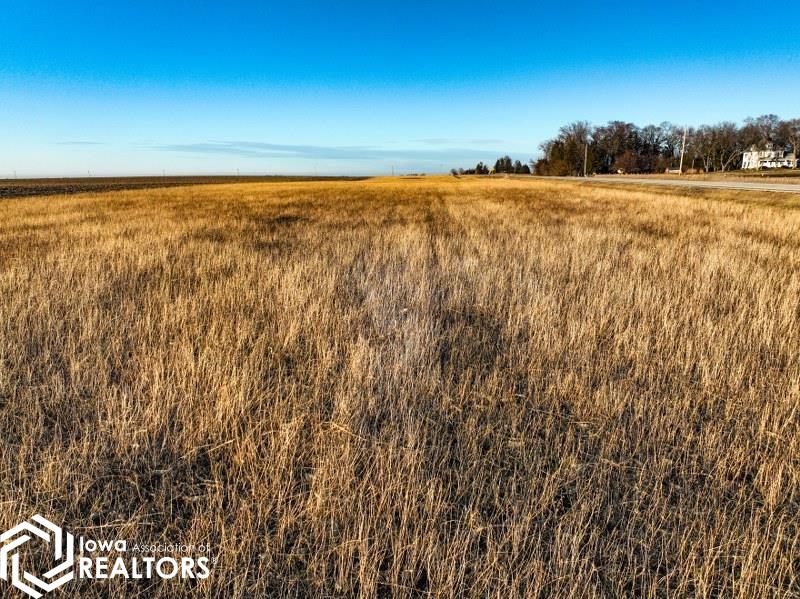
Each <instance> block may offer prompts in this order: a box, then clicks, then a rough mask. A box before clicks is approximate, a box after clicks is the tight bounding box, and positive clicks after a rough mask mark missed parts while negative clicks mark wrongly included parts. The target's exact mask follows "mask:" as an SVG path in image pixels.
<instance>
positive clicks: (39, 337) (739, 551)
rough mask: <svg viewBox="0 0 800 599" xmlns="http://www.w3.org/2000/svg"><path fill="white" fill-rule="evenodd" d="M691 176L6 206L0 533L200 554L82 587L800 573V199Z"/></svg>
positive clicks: (706, 581)
mask: <svg viewBox="0 0 800 599" xmlns="http://www.w3.org/2000/svg"><path fill="white" fill-rule="evenodd" d="M687 193H688V192H686V191H680V192H678V191H675V192H669V191H667V190H662V191H660V192H658V193H651V192H637V191H635V190H633V189H625V190H615V189H600V188H591V187H586V186H579V185H575V184H571V183H564V182H555V181H553V182H550V181H536V182H533V181H514V180H491V181H485V180H471V179H460V180H456V179H445V178H438V179H437V178H428V179H418V180H413V181H400V180H393V179H386V180H371V181H365V182H357V183H353V182H349V183H344V182H336V183H286V184H242V185H226V186H222V185H220V186H206V187H189V188H173V189H163V190H146V191H141V190H140V191H121V192H115V193H106V194H95V195H83V196H72V197H62V198H55V197H53V198H37V199H20V200H12V201H7V202H3V203H0V463H2V487H0V488H1V489H2V493H1V495H0V501H1V502H2V503H0V529H2V530H4V529H6V528H8V527H9V526H11V525H13V524H15V523H16V522H18V521H19V520H21V519H27V518H28V517H29V516H30V514H32V513H42V514H43V515H45V516H47V517H50V518H51V519H53V520H55V521H57V522H63V523H64V524H65V526H66V527H67V528H69V529H70V530H71V531H73V532H75V533H77V534H88V535H92V534H98V535H100V534H101V535H102V536H105V537H115V538H128V539H137V540H142V541H148V542H157V541H161V540H175V541H180V542H182V543H203V542H207V543H210V544H211V546H212V548H213V550H212V551H213V553H214V554H216V555H218V556H219V561H218V562H217V563H216V564H215V565H214V567H213V574H212V576H211V577H210V578H209V579H208V580H205V581H197V582H194V583H192V585H189V584H187V583H183V582H178V581H166V582H161V583H155V582H154V581H150V582H143V581H138V582H137V581H120V580H119V579H115V580H113V581H107V582H77V581H76V582H74V583H72V586H70V587H69V588H68V590H66V589H65V591H64V593H65V595H64V596H75V597H77V596H81V597H95V596H97V597H101V596H114V597H123V596H124V597H134V596H141V597H183V596H192V597H242V598H245V597H266V596H316V597H334V596H362V597H375V596H381V597H383V596H393V597H394V596H397V597H408V596H426V595H430V596H433V597H573V596H574V597H623V596H636V597H640V596H641V597H742V598H745V597H797V596H798V595H800V354H799V352H798V350H800V211H798V208H800V202H798V200H793V199H791V198H790V197H789V196H780V197H779V198H777V196H766V195H763V196H759V195H757V194H748V193H743V192H716V191H714V192H710V191H708V192H691V195H687ZM2 584H5V583H2ZM2 592H3V594H4V596H5V595H6V593H7V592H8V593H10V592H11V591H10V590H9V589H8V588H7V587H5V586H4V587H3V588H2Z"/></svg>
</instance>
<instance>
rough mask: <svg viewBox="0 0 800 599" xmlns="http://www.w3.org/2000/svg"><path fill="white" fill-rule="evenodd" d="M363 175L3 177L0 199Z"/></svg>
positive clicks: (320, 179) (322, 179) (323, 179)
mask: <svg viewBox="0 0 800 599" xmlns="http://www.w3.org/2000/svg"><path fill="white" fill-rule="evenodd" d="M361 179H363V177H300V176H297V177H292V176H284V175H263V176H258V175H245V176H176V177H75V178H49V179H0V200H2V199H5V198H16V197H25V196H37V195H63V194H73V193H87V192H96V193H102V192H105V191H118V190H121V189H151V188H158V187H181V186H186V185H207V184H210V183H215V184H220V183H256V182H270V183H278V182H286V181H337V180H350V181H358V180H361Z"/></svg>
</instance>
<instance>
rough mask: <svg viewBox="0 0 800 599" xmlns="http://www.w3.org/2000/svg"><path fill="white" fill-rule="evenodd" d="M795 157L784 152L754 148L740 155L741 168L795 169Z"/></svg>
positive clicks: (796, 162) (796, 163)
mask: <svg viewBox="0 0 800 599" xmlns="http://www.w3.org/2000/svg"><path fill="white" fill-rule="evenodd" d="M798 166H800V164H798V160H797V157H796V156H795V155H794V154H793V153H792V152H787V151H785V150H757V149H756V147H755V146H752V147H751V148H750V151H748V152H744V153H743V154H742V168H744V169H762V168H797V167H798Z"/></svg>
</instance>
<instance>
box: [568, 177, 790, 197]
mask: <svg viewBox="0 0 800 599" xmlns="http://www.w3.org/2000/svg"><path fill="white" fill-rule="evenodd" d="M564 178H565V179H571V180H573V181H582V182H584V183H621V184H633V185H666V186H670V187H706V188H711V189H742V190H745V191H775V192H778V193H798V194H800V184H799V183H758V182H755V181H754V182H752V183H751V182H750V181H697V180H692V179H647V178H644V177H625V176H616V177H615V176H611V177H608V176H603V175H596V176H594V177H588V178H584V177H564Z"/></svg>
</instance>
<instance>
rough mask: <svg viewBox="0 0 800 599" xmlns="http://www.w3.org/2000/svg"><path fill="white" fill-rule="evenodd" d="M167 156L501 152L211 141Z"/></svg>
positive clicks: (476, 156)
mask: <svg viewBox="0 0 800 599" xmlns="http://www.w3.org/2000/svg"><path fill="white" fill-rule="evenodd" d="M155 147H156V148H157V149H159V150H163V151H167V152H184V153H193V154H212V155H226V156H243V157H247V158H295V159H308V160H387V159H389V160H428V161H436V160H448V159H453V158H458V159H463V160H485V159H487V157H488V156H494V155H495V154H497V153H498V151H497V150H491V149H486V150H481V149H475V148H459V147H444V148H437V149H401V148H382V147H376V146H317V145H297V144H277V143H268V142H252V141H210V142H200V143H180V144H161V145H157V146H155Z"/></svg>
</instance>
